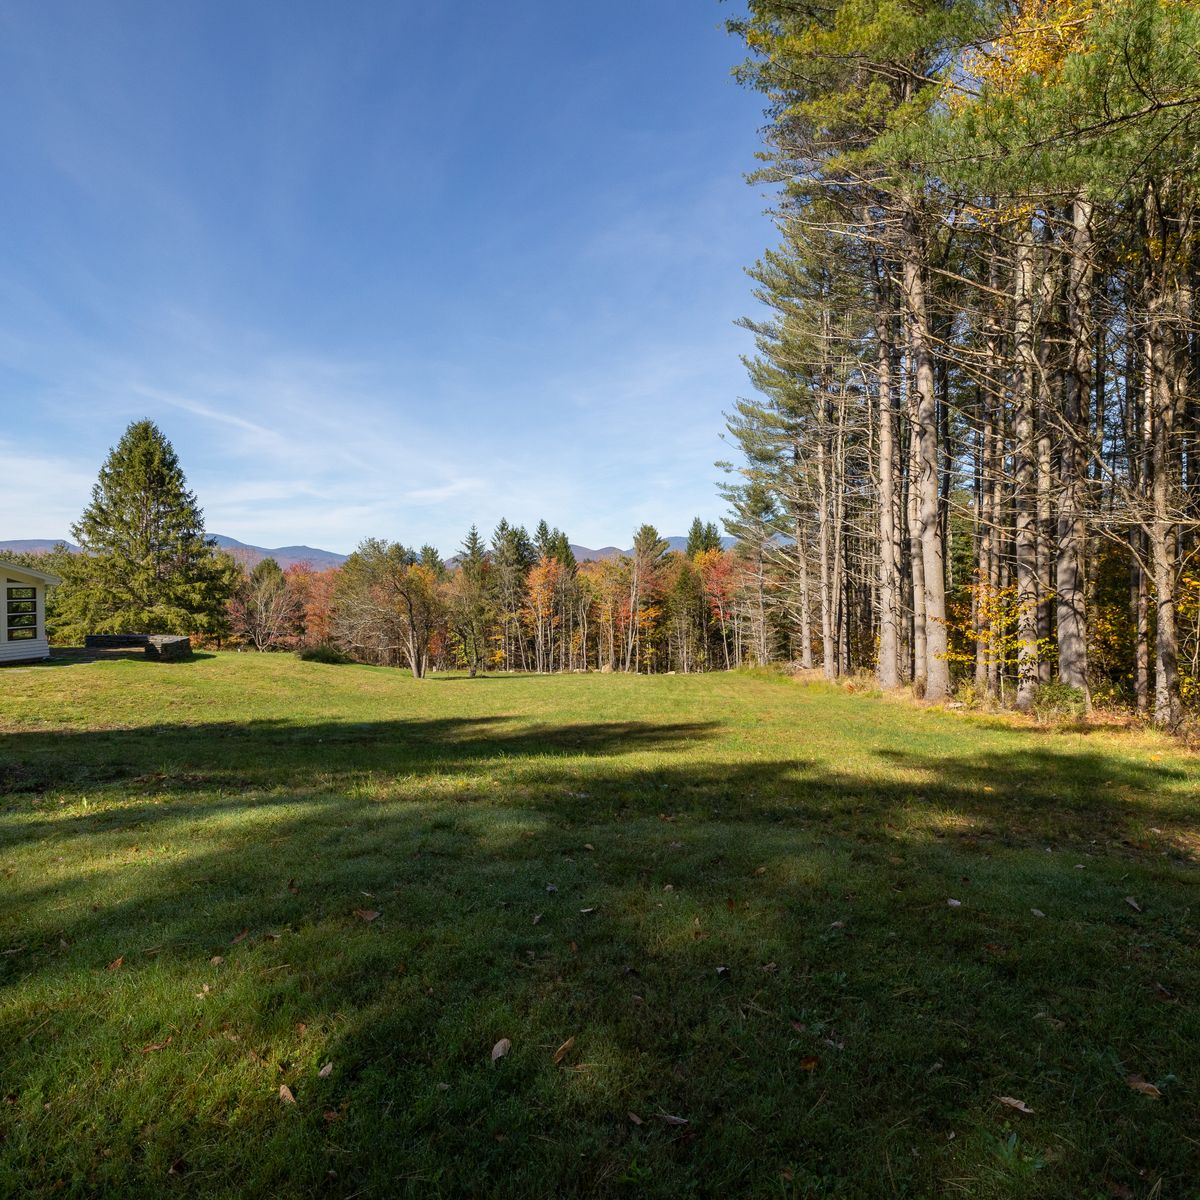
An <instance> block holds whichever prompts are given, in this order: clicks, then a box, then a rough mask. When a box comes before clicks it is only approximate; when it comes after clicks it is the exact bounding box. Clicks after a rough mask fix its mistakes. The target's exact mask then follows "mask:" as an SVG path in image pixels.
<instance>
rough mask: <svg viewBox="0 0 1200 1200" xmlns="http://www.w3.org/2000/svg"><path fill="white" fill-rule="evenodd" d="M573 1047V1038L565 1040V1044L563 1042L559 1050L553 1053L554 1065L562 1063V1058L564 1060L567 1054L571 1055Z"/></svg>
mask: <svg viewBox="0 0 1200 1200" xmlns="http://www.w3.org/2000/svg"><path fill="white" fill-rule="evenodd" d="M574 1046H575V1039H574V1037H569V1038H567V1040H566V1041H565V1042H563V1044H562V1045H561V1046H559V1048H558V1049H557V1050H555V1052H554V1062H555V1065H557V1064H558V1063H560V1062H562V1060H563V1059H564V1058H566V1057H567V1055H568V1054H570V1053H571V1050H572V1049H573V1048H574Z"/></svg>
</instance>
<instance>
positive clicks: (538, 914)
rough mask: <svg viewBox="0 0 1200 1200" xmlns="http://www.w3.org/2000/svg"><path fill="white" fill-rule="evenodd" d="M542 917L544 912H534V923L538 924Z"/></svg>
mask: <svg viewBox="0 0 1200 1200" xmlns="http://www.w3.org/2000/svg"><path fill="white" fill-rule="evenodd" d="M541 919H542V914H541V913H534V914H533V923H534V924H535V925H536V924H538V922H539V921H541Z"/></svg>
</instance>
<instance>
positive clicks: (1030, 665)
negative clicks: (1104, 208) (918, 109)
mask: <svg viewBox="0 0 1200 1200" xmlns="http://www.w3.org/2000/svg"><path fill="white" fill-rule="evenodd" d="M1014 269H1015V278H1014V281H1013V349H1014V355H1015V358H1016V371H1015V378H1014V387H1013V407H1014V419H1013V439H1014V441H1015V452H1016V472H1015V474H1016V479H1015V491H1014V495H1013V507H1014V509H1015V524H1016V543H1017V545H1016V550H1017V554H1016V558H1017V642H1018V645H1017V708H1018V709H1020V710H1021V711H1022V712H1028V711H1029V710H1030V709H1031V708H1032V707H1033V701H1034V697H1035V695H1036V694H1037V687H1038V645H1037V642H1038V612H1037V609H1038V577H1037V567H1038V563H1037V489H1036V478H1035V472H1036V470H1037V462H1036V447H1035V444H1034V427H1033V426H1034V402H1035V400H1034V398H1035V394H1036V386H1037V383H1036V373H1037V357H1036V353H1035V350H1034V342H1033V245H1032V238H1031V236H1030V233H1029V230H1028V229H1027V228H1025V229H1022V231H1021V233H1020V234H1019V236H1018V240H1017V249H1016V261H1015V264H1014Z"/></svg>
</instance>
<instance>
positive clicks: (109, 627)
mask: <svg viewBox="0 0 1200 1200" xmlns="http://www.w3.org/2000/svg"><path fill="white" fill-rule="evenodd" d="M71 534H72V536H73V537H74V538H75V540H76V541H78V542H79V544H80V546H81V547H82V548H83V551H84V552H83V554H80V555H77V556H75V557H74V558H73V559H72V560H71V562H70V564H69V565H68V567H67V572H66V576H65V578H64V586H63V588H62V589H61V593H62V594H61V595H60V596H59V597H58V628H59V633H60V636H62V637H65V638H67V639H69V640H78V639H80V638H82V637H83V636H84V635H85V634H88V633H133V632H137V633H199V634H221V633H223V632H225V630H226V615H225V609H226V603H227V601H228V600H229V597H230V595H231V594H232V592H233V589H234V587H235V585H236V583H237V580H238V578H239V573H238V570H237V567H236V565H235V564H234V562H233V560H232V559H230V558H229V557H228V555H224V554H218V553H217V552H216V548H215V547H216V543H215V542H214V541H213V540H212V539H211V538H208V537H206V536H205V532H204V516H203V513H202V512H201V510H200V506H199V504H197V502H196V497H195V494H194V493H193V492H191V491H189V489H188V486H187V480H186V479H185V478H184V474H183V469H182V467H181V466H180V465H179V458H178V456H177V455H176V453H175V450H174V448H173V447H172V445H171V443H170V442H169V441H168V440H167V439H166V437H164V436H163V433H162V431H161V430H160V429H159V428H158V426H157V425H155V424H154V422H153V421H135V422H134V423H133V424H131V425H130V426H129V428H128V429H126V430H125V433H124V435H123V436H122V438H121V440H120V441H119V442H118V443H117V445H116V447H115V448H114V449H113V450H111V451H110V452H109V455H108V458H107V460H106V461H105V463H104V466H103V467H101V468H100V476H99V479H98V480H97V481H96V484H95V486H94V487H93V488H92V501H91V503H90V504H89V505H88V507H87V508H86V509H85V511H84V513H83V515H82V516H81V517H80V518H79V520H78V522H76V524H74V525H73V526H72V527H71Z"/></svg>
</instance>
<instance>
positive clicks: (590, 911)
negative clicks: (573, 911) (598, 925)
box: [579, 908, 596, 917]
mask: <svg viewBox="0 0 1200 1200" xmlns="http://www.w3.org/2000/svg"><path fill="white" fill-rule="evenodd" d="M579 911H580V913H582V914H583V915H584V916H585V917H586V916H587V915H588V913H594V912H595V911H596V910H595V909H594V908H581V909H580V910H579Z"/></svg>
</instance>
